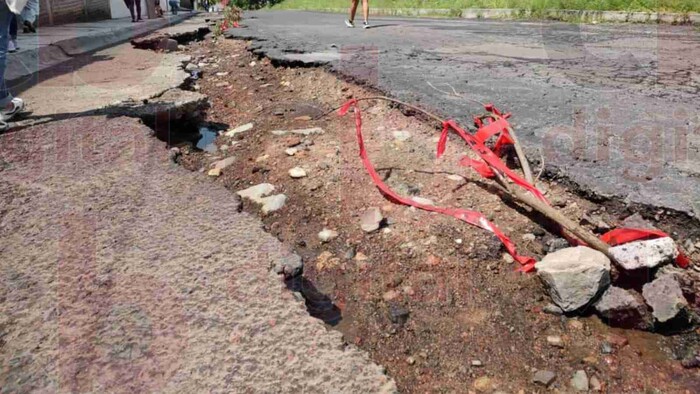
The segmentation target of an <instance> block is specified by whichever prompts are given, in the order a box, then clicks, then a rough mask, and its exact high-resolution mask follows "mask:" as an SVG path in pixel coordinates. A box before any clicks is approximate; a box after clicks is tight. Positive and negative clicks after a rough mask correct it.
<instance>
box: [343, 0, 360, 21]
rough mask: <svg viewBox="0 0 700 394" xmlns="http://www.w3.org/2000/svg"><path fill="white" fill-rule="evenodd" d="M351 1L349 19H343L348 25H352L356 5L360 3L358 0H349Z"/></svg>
mask: <svg viewBox="0 0 700 394" xmlns="http://www.w3.org/2000/svg"><path fill="white" fill-rule="evenodd" d="M351 1H352V3H351V4H350V19H348V20H347V21H345V24H346V25H348V27H353V23H354V22H355V14H356V13H357V5H358V4H359V3H360V0H351Z"/></svg>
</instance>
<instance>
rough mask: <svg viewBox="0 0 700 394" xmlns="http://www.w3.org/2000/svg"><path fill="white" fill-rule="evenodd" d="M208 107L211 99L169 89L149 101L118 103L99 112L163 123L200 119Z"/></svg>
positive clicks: (201, 95)
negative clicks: (184, 119) (155, 120)
mask: <svg viewBox="0 0 700 394" xmlns="http://www.w3.org/2000/svg"><path fill="white" fill-rule="evenodd" d="M208 107H209V99H208V98H207V96H205V95H203V94H201V93H197V92H191V91H188V90H182V89H168V90H166V91H165V92H161V93H160V94H158V95H156V96H154V97H152V98H148V99H142V100H134V99H127V100H123V101H118V102H116V103H114V104H111V105H109V106H107V107H105V108H104V109H102V110H100V111H99V112H100V113H105V114H108V115H121V116H130V117H135V118H141V119H147V120H148V119H158V120H159V121H162V120H166V119H168V120H176V119H183V118H187V119H192V118H199V117H200V112H201V111H202V110H204V109H206V108H208Z"/></svg>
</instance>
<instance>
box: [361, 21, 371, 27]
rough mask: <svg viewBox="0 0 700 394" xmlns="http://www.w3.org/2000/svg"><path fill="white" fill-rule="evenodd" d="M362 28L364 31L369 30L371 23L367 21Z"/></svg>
mask: <svg viewBox="0 0 700 394" xmlns="http://www.w3.org/2000/svg"><path fill="white" fill-rule="evenodd" d="M362 28H363V29H369V28H370V26H369V22H367V21H364V22H362Z"/></svg>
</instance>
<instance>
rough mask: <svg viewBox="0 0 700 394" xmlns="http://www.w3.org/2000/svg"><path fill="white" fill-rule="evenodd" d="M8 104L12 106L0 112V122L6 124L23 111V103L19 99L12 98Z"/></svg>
mask: <svg viewBox="0 0 700 394" xmlns="http://www.w3.org/2000/svg"><path fill="white" fill-rule="evenodd" d="M10 104H12V106H11V107H10V108H3V109H2V110H0V121H4V122H7V121H8V120H10V119H12V118H13V117H14V116H15V115H17V114H18V113H20V112H22V110H24V101H23V100H22V99H21V98H18V97H15V98H13V99H12V101H11V102H10Z"/></svg>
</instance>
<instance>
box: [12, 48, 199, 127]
mask: <svg viewBox="0 0 700 394" xmlns="http://www.w3.org/2000/svg"><path fill="white" fill-rule="evenodd" d="M92 56H93V57H94V58H95V59H103V58H104V59H112V60H111V61H97V62H91V63H88V64H80V67H77V68H76V70H75V71H74V72H71V73H64V74H57V75H55V76H53V77H51V78H49V79H47V80H46V81H44V82H43V83H41V84H38V85H35V86H32V87H30V88H29V89H27V90H26V91H24V92H23V93H22V98H23V99H24V100H25V102H27V103H29V106H30V108H29V109H30V110H31V111H32V112H33V118H34V119H36V118H39V117H44V116H49V115H55V114H62V115H67V114H84V113H92V112H95V113H98V114H100V113H105V114H120V115H121V113H120V112H119V111H134V112H137V113H138V114H143V113H145V114H147V115H149V114H150V115H155V114H156V113H157V111H159V110H161V107H165V108H162V109H163V110H167V108H169V107H170V103H171V102H177V103H179V104H177V105H175V107H177V108H179V107H182V103H181V101H183V100H185V101H192V102H193V103H194V105H192V106H187V108H196V107H197V106H198V105H199V104H201V102H202V101H203V100H205V99H206V97H204V96H202V95H200V94H194V95H191V94H190V93H194V92H187V93H182V95H181V93H180V92H176V90H179V89H178V88H179V87H180V86H182V84H183V83H184V82H185V81H187V79H188V78H189V74H188V73H187V72H185V71H184V70H183V69H182V67H181V64H182V59H184V56H183V55H180V54H170V53H156V52H153V51H142V50H139V49H134V48H132V47H131V45H130V44H123V45H117V46H115V47H112V48H108V49H104V50H101V51H98V52H96V53H94V54H93V55H92ZM171 90H172V91H171ZM176 93H177V96H170V95H175V94H176ZM151 102H152V103H153V104H154V105H155V106H153V107H152V106H145V107H144V104H148V103H151ZM115 107H116V108H115ZM128 116H132V115H131V114H129V115H128ZM136 116H138V115H136ZM170 118H171V119H172V117H170Z"/></svg>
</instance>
